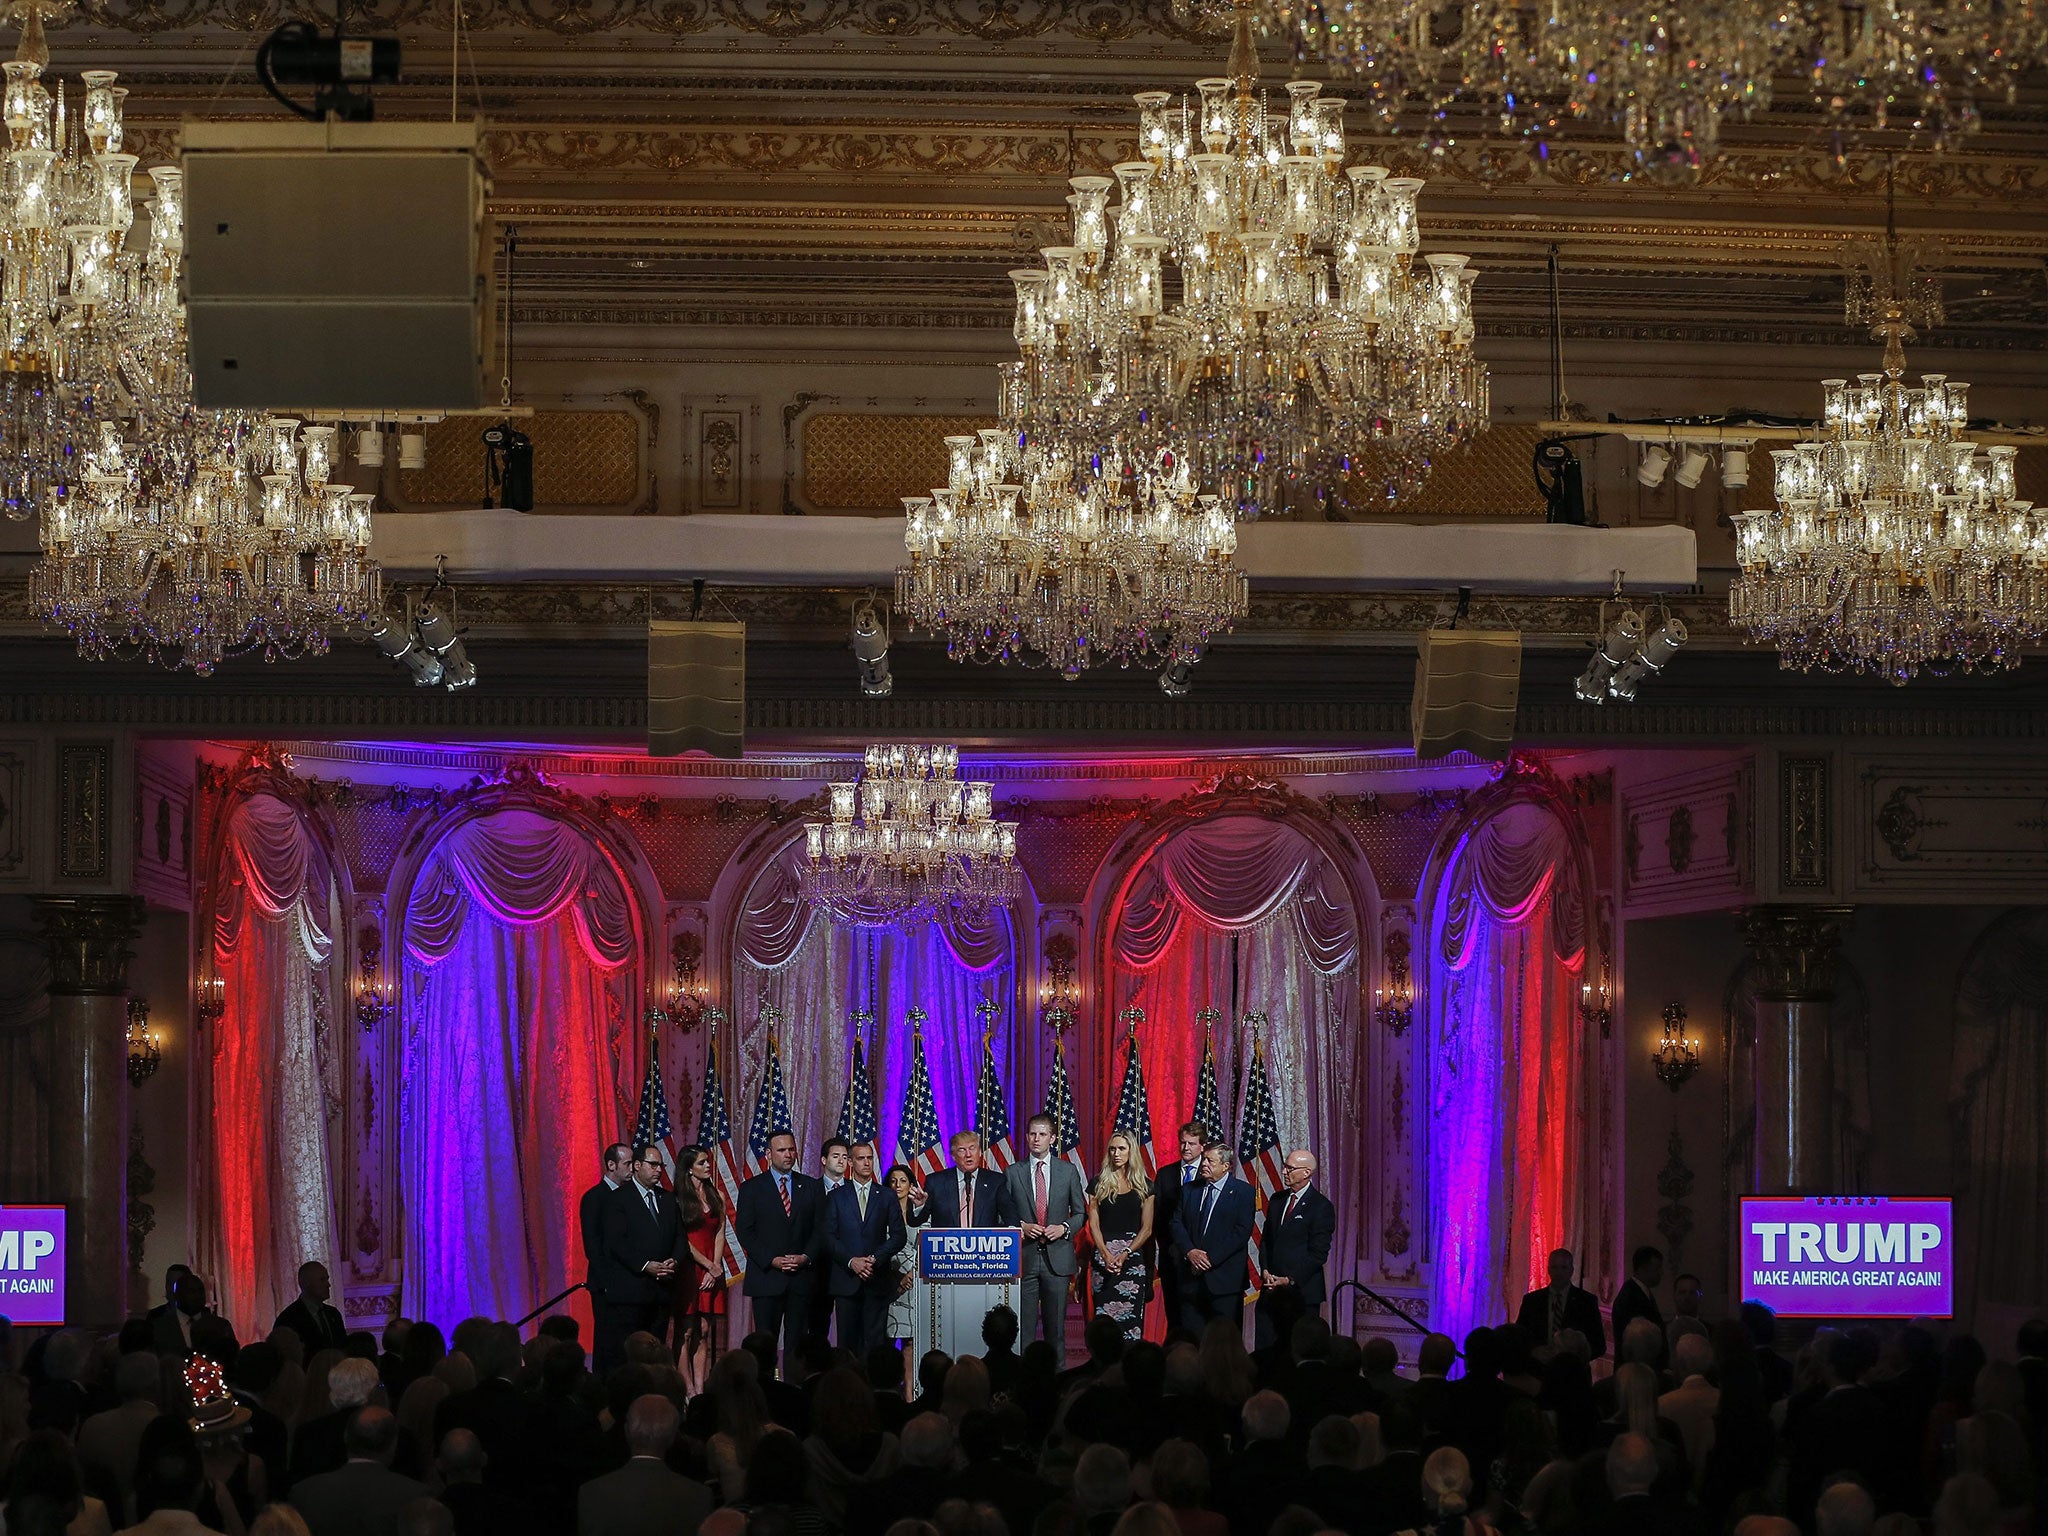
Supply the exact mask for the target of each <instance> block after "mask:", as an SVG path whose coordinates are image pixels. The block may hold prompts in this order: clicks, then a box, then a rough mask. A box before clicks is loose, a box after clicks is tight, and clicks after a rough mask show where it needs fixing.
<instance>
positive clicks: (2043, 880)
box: [1846, 754, 2048, 900]
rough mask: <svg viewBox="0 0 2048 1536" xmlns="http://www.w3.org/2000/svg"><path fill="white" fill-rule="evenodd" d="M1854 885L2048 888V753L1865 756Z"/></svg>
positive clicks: (1876, 889)
mask: <svg viewBox="0 0 2048 1536" xmlns="http://www.w3.org/2000/svg"><path fill="white" fill-rule="evenodd" d="M1848 768H1849V772H1848V775H1847V777H1848V779H1849V783H1850V786H1851V788H1850V801H1851V803H1850V805H1849V806H1848V807H1847V812H1846V814H1847V816H1848V818H1849V826H1850V834H1849V835H1850V839H1851V847H1852V849H1853V854H1852V858H1851V863H1850V868H1849V871H1848V879H1847V887H1848V892H1849V893H1851V894H1854V895H1856V896H1866V897H1867V896H1882V895H1897V896H1900V897H1902V898H1904V897H1912V898H1914V899H1925V898H1930V897H1933V898H1940V897H1955V898H1957V899H1971V898H1974V899H1991V900H1995V899H1998V898H2001V897H2011V898H2016V899H2027V900H2038V899H2039V898H2040V895H2041V892H2042V890H2043V889H2048V761H2044V760H2043V758H2042V757H2041V756H2040V755H2039V754H2034V755H2031V756H2026V757H2020V756H2013V757H1990V756H1977V757H1973V758H1968V759H1961V760H1959V759H1958V758H1956V757H1952V756H1951V757H1940V758H1935V757H1908V756H1895V755H1891V754H1885V755H1881V756H1880V755H1877V754H1870V755H1855V756H1851V757H1850V759H1849V761H1848Z"/></svg>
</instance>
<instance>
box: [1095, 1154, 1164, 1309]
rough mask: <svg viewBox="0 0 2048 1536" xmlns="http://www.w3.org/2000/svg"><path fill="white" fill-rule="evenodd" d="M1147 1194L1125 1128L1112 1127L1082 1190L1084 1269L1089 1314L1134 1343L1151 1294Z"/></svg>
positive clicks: (1148, 1183)
mask: <svg viewBox="0 0 2048 1536" xmlns="http://www.w3.org/2000/svg"><path fill="white" fill-rule="evenodd" d="M1152 1216H1153V1196H1152V1184H1151V1181H1150V1180H1148V1179H1147V1178H1146V1177H1145V1169H1144V1165H1143V1164H1142V1163H1141V1162H1140V1161H1139V1159H1138V1149H1137V1145H1136V1143H1135V1142H1133V1140H1132V1139H1131V1136H1130V1134H1129V1133H1128V1132H1125V1131H1112V1132H1111V1133H1110V1136H1109V1140H1108V1141H1106V1142H1105V1143H1104V1144H1103V1150H1102V1171H1101V1173H1100V1174H1098V1175H1097V1177H1096V1180H1095V1186H1094V1188H1092V1189H1091V1190H1089V1192H1088V1238H1089V1243H1090V1248H1089V1254H1088V1275H1089V1281H1090V1284H1091V1296H1092V1299H1093V1302H1094V1306H1095V1315H1096V1316H1097V1317H1101V1318H1108V1319H1109V1320H1110V1321H1111V1322H1113V1323H1115V1324H1116V1325H1117V1326H1118V1327H1119V1328H1120V1329H1121V1330H1122V1333H1123V1337H1124V1338H1125V1339H1126V1340H1129V1341H1131V1342H1133V1343H1135V1342H1136V1341H1137V1340H1139V1339H1142V1338H1143V1337H1144V1336H1145V1307H1146V1304H1147V1303H1148V1302H1150V1301H1151V1299H1152V1269H1151V1264H1150V1260H1149V1254H1150V1244H1151V1241H1152Z"/></svg>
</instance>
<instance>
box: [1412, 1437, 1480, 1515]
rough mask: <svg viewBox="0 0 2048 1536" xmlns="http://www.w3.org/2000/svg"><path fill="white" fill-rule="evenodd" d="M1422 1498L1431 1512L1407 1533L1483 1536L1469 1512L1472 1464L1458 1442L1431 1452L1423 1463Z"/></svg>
mask: <svg viewBox="0 0 2048 1536" xmlns="http://www.w3.org/2000/svg"><path fill="white" fill-rule="evenodd" d="M1422 1499H1423V1503H1424V1505H1425V1506H1426V1508H1427V1510H1428V1515H1427V1516H1426V1517H1425V1520H1424V1523H1421V1524H1418V1525H1416V1526H1414V1527H1412V1528H1411V1529H1409V1530H1408V1531H1407V1532H1406V1533H1405V1536H1424V1532H1427V1533H1428V1536H1480V1532H1481V1531H1482V1529H1483V1528H1482V1527H1481V1526H1480V1525H1479V1523H1478V1522H1477V1521H1475V1520H1473V1519H1472V1518H1471V1517H1470V1516H1469V1515H1468V1514H1467V1513H1466V1511H1467V1510H1468V1509H1470V1508H1471V1504H1472V1468H1471V1465H1470V1463H1468V1462H1467V1461H1466V1460H1465V1453H1464V1452H1463V1451H1461V1450H1459V1449H1458V1448H1457V1447H1456V1446H1454V1445H1446V1446H1442V1447H1440V1448H1438V1449H1437V1450H1434V1451H1431V1452H1430V1453H1429V1459H1428V1460H1427V1461H1425V1462H1424V1463H1423V1464H1422Z"/></svg>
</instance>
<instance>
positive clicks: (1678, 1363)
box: [1657, 1334, 1721, 1488]
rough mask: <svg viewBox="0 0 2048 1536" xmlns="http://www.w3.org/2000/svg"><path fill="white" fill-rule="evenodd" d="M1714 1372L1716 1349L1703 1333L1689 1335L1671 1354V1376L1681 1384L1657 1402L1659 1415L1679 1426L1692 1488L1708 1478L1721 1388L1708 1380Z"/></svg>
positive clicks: (1680, 1341)
mask: <svg viewBox="0 0 2048 1536" xmlns="http://www.w3.org/2000/svg"><path fill="white" fill-rule="evenodd" d="M1713 1369H1714V1346H1713V1343H1712V1342H1711V1341H1710V1340H1709V1339H1708V1338H1707V1337H1706V1336H1705V1335H1704V1334H1687V1335H1686V1336H1685V1337H1683V1338H1681V1339H1680V1340H1679V1341H1678V1343H1677V1345H1676V1347H1674V1348H1673V1350H1672V1352H1671V1374H1672V1375H1673V1377H1675V1378H1676V1379H1677V1382H1678V1385H1677V1386H1675V1387H1673V1388H1672V1389H1671V1390H1670V1391H1669V1392H1666V1393H1664V1394H1663V1396H1661V1397H1659V1398H1658V1399H1657V1412H1658V1414H1659V1416H1661V1417H1662V1418H1665V1419H1668V1420H1670V1421H1671V1422H1672V1423H1673V1424H1675V1425H1677V1426H1678V1434H1679V1440H1680V1443H1681V1444H1682V1445H1683V1447H1684V1450H1685V1460H1686V1465H1687V1466H1688V1467H1689V1468H1690V1469H1691V1485H1692V1486H1693V1487H1694V1488H1697V1487H1699V1485H1700V1483H1701V1481H1702V1480H1703V1479H1704V1478H1705V1476H1706V1471H1707V1457H1708V1455H1709V1454H1710V1453H1711V1452H1712V1450H1713V1447H1714V1413H1715V1410H1716V1409H1718V1408H1719V1407H1720V1406H1721V1389H1720V1388H1719V1387H1717V1386H1715V1385H1714V1384H1713V1382H1712V1381H1710V1380H1708V1375H1709V1373H1710V1372H1712V1370H1713Z"/></svg>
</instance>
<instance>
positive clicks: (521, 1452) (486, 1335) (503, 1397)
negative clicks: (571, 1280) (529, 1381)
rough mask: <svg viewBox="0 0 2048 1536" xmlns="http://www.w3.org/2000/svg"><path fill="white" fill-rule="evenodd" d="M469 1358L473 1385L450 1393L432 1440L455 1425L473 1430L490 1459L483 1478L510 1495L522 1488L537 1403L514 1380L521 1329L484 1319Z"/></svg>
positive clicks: (436, 1419)
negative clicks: (472, 1365) (473, 1366)
mask: <svg viewBox="0 0 2048 1536" xmlns="http://www.w3.org/2000/svg"><path fill="white" fill-rule="evenodd" d="M471 1347H472V1349H473V1350H474V1351H475V1353H474V1355H473V1356H472V1360H473V1362H474V1364H475V1366H476V1385H475V1386H473V1387H471V1388H469V1389H468V1390H466V1391H462V1392H451V1393H449V1394H448V1397H447V1399H446V1401H444V1402H443V1403H442V1404H441V1406H440V1407H439V1409H437V1410H436V1411H435V1414H434V1439H435V1441H436V1443H438V1442H439V1441H441V1440H444V1439H446V1438H447V1436H448V1432H449V1431H450V1430H453V1429H466V1430H469V1431H471V1432H472V1433H473V1434H475V1436H476V1437H477V1439H479V1440H481V1441H482V1442H483V1447H484V1452H485V1454H486V1455H487V1456H488V1457H489V1458H490V1460H489V1464H488V1465H487V1466H486V1467H485V1469H484V1481H485V1482H486V1483H487V1484H489V1485H490V1486H491V1487H494V1488H502V1489H504V1490H505V1491H507V1492H508V1493H516V1492H519V1491H521V1490H522V1489H523V1488H524V1487H525V1485H526V1483H527V1481H528V1478H527V1473H528V1470H529V1465H530V1463H529V1460H528V1457H529V1447H530V1446H531V1444H532V1440H533V1426H534V1421H535V1418H536V1405H535V1403H534V1402H533V1400H532V1399H531V1398H530V1397H529V1396H528V1395H527V1394H526V1393H525V1392H523V1391H521V1390H520V1388H519V1385H518V1383H517V1381H516V1379H515V1378H516V1377H517V1375H518V1372H519V1366H520V1350H519V1330H518V1329H516V1328H514V1327H513V1326H512V1325H511V1324H510V1323H487V1324H486V1325H485V1326H484V1327H483V1328H481V1329H479V1330H478V1332H477V1334H476V1338H475V1342H474V1344H473V1345H472V1346H471Z"/></svg>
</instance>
